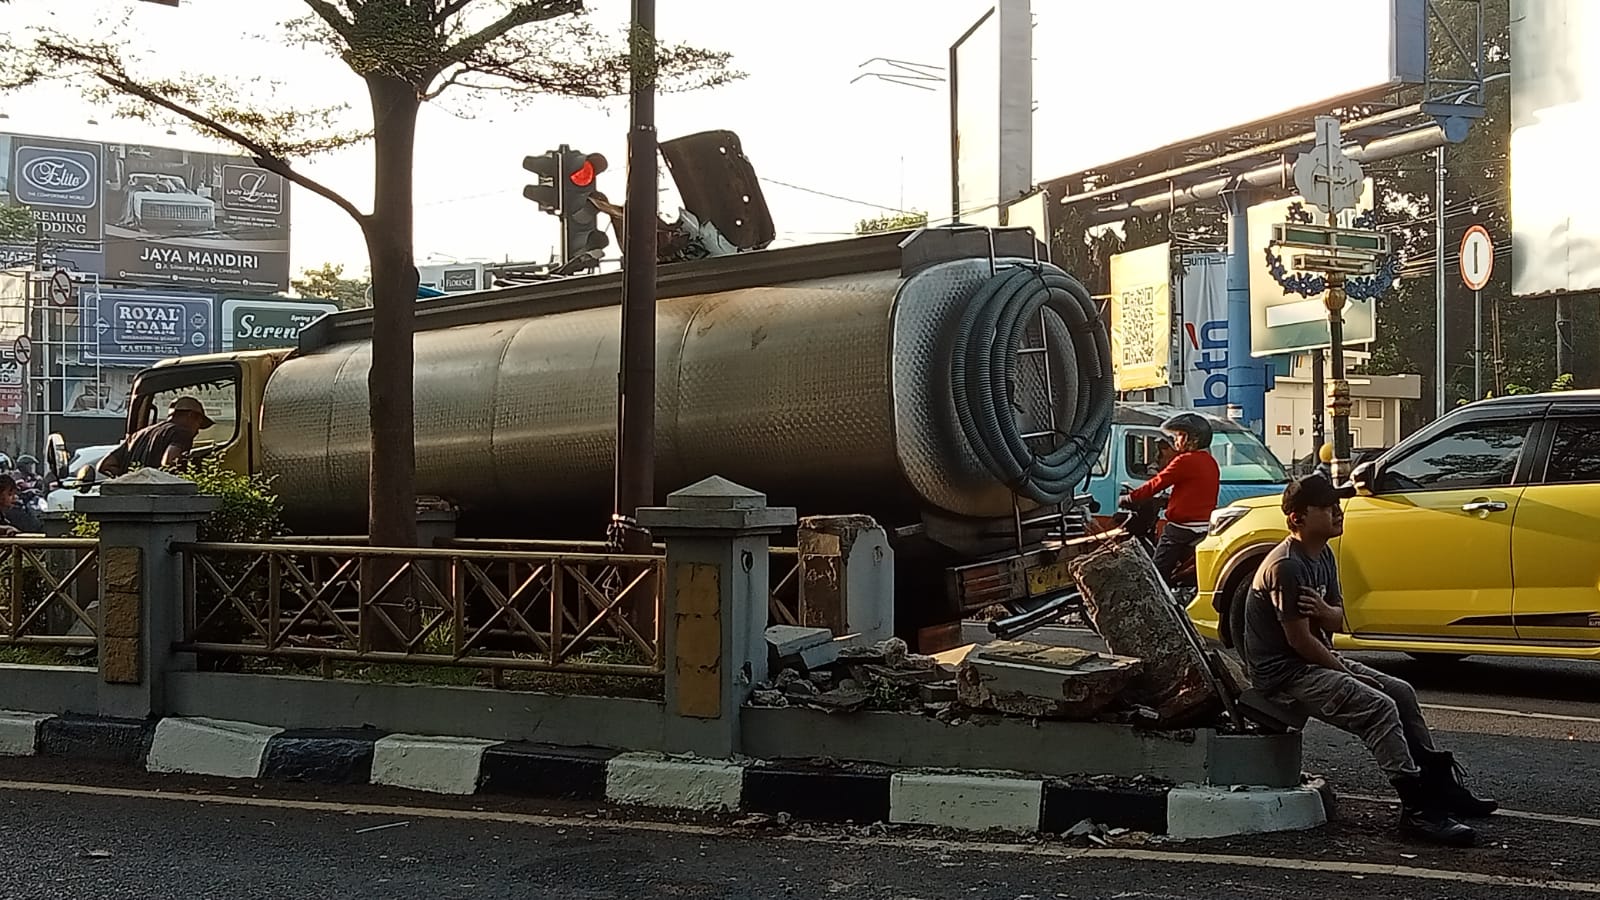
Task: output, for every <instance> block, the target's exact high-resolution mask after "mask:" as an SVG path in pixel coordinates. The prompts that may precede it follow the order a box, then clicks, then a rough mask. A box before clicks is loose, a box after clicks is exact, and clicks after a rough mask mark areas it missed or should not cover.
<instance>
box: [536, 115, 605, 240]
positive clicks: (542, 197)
mask: <svg viewBox="0 0 1600 900" xmlns="http://www.w3.org/2000/svg"><path fill="white" fill-rule="evenodd" d="M522 167H523V168H524V169H527V170H528V171H529V172H532V173H534V174H535V175H537V176H539V178H538V181H537V182H536V183H534V184H530V185H528V186H526V187H524V188H523V189H522V196H524V197H526V198H528V199H529V200H532V201H533V202H535V203H537V204H539V208H540V209H541V210H543V211H545V212H547V213H550V214H551V215H554V216H556V217H557V218H559V219H560V220H561V259H562V262H566V261H567V260H569V259H571V258H572V257H574V256H576V255H578V254H580V253H583V252H585V251H587V250H604V249H605V248H606V247H607V246H608V245H609V244H610V243H611V239H610V238H609V237H607V236H606V233H605V232H604V231H601V230H600V218H599V210H597V209H595V207H594V204H592V203H590V202H589V198H591V197H598V198H600V199H602V200H604V199H606V195H605V194H603V193H600V192H599V191H598V190H596V187H597V185H596V183H595V180H596V176H598V175H599V174H600V173H602V172H604V171H605V170H606V158H605V157H604V156H602V155H600V154H598V153H584V152H582V151H580V150H573V149H572V148H571V147H568V146H567V145H566V144H562V145H561V146H560V148H558V149H555V150H549V151H546V152H545V153H544V154H543V155H541V156H529V157H525V158H523V160H522Z"/></svg>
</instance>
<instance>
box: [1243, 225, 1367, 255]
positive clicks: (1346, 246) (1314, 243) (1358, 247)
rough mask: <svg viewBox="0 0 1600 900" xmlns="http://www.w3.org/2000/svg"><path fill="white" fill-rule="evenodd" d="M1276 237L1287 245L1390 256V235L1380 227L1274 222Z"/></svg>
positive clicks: (1300, 248)
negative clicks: (1344, 226)
mask: <svg viewBox="0 0 1600 900" xmlns="http://www.w3.org/2000/svg"><path fill="white" fill-rule="evenodd" d="M1272 239H1273V240H1274V241H1277V242H1278V243H1279V244H1280V245H1282V246H1284V247H1291V248H1294V249H1298V250H1335V251H1337V250H1354V251H1357V252H1359V253H1370V254H1374V255H1376V256H1386V255H1388V253H1389V236H1388V235H1386V234H1383V233H1382V232H1378V231H1366V230H1364V229H1354V228H1328V227H1326V226H1323V225H1299V224H1295V225H1274V226H1272Z"/></svg>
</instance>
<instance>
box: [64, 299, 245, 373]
mask: <svg viewBox="0 0 1600 900" xmlns="http://www.w3.org/2000/svg"><path fill="white" fill-rule="evenodd" d="M215 307H216V298H215V296H213V295H207V294H184V293H178V292H166V291H149V290H140V291H119V290H110V289H105V288H102V289H100V290H98V291H94V290H86V291H84V292H83V311H82V314H83V320H82V321H83V323H84V326H85V327H86V328H90V329H92V330H93V333H94V336H93V337H92V338H88V339H87V340H85V342H84V347H83V361H84V362H86V363H106V364H117V365H135V366H146V365H150V364H151V363H154V362H156V361H157V360H162V359H166V358H168V357H173V356H195V355H198V354H202V353H210V352H211V348H212V334H213V325H212V318H211V315H212V310H213V309H215Z"/></svg>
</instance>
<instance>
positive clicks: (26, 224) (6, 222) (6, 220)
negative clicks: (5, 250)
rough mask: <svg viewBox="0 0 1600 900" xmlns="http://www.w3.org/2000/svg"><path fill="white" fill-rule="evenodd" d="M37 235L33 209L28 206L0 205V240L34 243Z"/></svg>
mask: <svg viewBox="0 0 1600 900" xmlns="http://www.w3.org/2000/svg"><path fill="white" fill-rule="evenodd" d="M36 237H37V232H36V230H35V226H34V224H33V210H31V209H29V208H28V207H26V206H5V205H0V241H4V242H5V243H8V244H24V243H33V241H34V239H35V238H36Z"/></svg>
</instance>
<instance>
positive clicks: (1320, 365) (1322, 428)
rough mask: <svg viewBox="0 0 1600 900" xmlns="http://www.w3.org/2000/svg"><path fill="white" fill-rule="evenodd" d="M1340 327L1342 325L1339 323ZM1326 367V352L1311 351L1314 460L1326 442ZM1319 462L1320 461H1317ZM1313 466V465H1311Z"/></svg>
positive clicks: (1314, 349)
mask: <svg viewBox="0 0 1600 900" xmlns="http://www.w3.org/2000/svg"><path fill="white" fill-rule="evenodd" d="M1340 325H1341V327H1342V326H1343V323H1342V322H1341V323H1340ZM1327 365H1328V354H1327V351H1325V350H1323V349H1322V348H1321V347H1314V348H1312V350H1311V455H1312V457H1314V458H1316V457H1317V455H1318V454H1320V453H1321V452H1322V445H1323V444H1326V443H1327V442H1328V420H1327V419H1326V418H1325V417H1324V416H1323V408H1322V398H1323V397H1324V396H1325V394H1326V392H1327V390H1328V386H1327V384H1326V380H1325V379H1326V377H1327V372H1326V371H1325V369H1326V367H1327ZM1319 461H1320V459H1319ZM1313 465H1315V463H1313Z"/></svg>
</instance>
